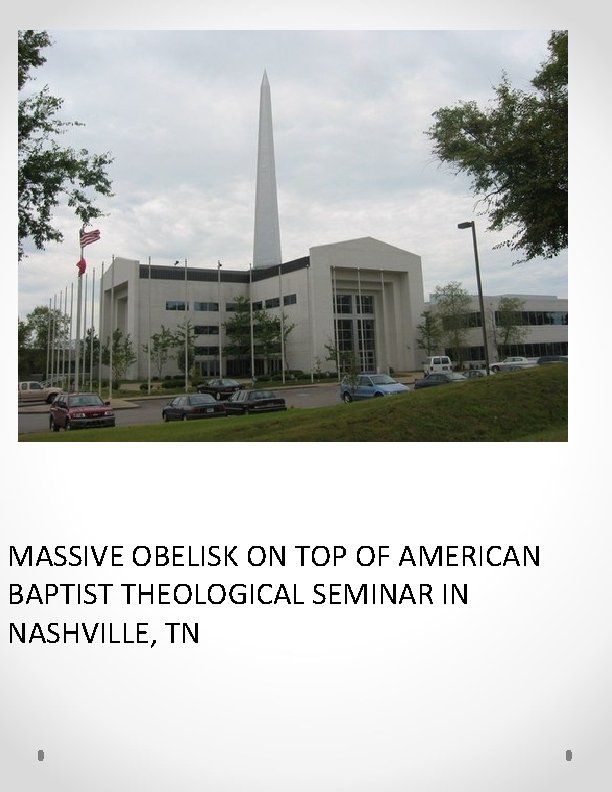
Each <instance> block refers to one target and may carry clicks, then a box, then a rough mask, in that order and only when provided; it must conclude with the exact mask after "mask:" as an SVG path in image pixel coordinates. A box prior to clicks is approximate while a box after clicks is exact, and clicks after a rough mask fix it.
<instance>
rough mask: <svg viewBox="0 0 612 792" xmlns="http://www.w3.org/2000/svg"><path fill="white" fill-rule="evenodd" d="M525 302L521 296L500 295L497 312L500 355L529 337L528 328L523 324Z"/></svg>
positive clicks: (496, 334)
mask: <svg viewBox="0 0 612 792" xmlns="http://www.w3.org/2000/svg"><path fill="white" fill-rule="evenodd" d="M524 305H525V303H524V302H523V301H522V300H521V299H520V298H519V297H507V296H506V297H500V298H499V302H498V304H497V310H496V312H495V323H494V328H495V346H496V347H497V355H498V357H500V358H501V357H502V356H503V355H504V354H508V347H511V346H518V345H520V344H522V343H523V342H524V341H525V338H526V337H527V328H526V327H525V326H524V325H523V318H522V313H523V307H524Z"/></svg>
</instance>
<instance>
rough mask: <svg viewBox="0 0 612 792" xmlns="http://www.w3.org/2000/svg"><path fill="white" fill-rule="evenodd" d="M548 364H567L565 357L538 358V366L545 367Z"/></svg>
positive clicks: (546, 356)
mask: <svg viewBox="0 0 612 792" xmlns="http://www.w3.org/2000/svg"><path fill="white" fill-rule="evenodd" d="M549 363H567V355H542V357H539V358H538V366H547V365H548V364H549Z"/></svg>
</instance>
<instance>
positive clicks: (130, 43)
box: [19, 28, 567, 318]
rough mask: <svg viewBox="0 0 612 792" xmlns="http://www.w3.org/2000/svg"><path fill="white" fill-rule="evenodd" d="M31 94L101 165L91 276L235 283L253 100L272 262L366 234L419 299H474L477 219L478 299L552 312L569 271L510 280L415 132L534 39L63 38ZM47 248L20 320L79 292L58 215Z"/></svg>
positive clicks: (62, 212) (531, 62) (510, 63)
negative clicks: (202, 270)
mask: <svg viewBox="0 0 612 792" xmlns="http://www.w3.org/2000/svg"><path fill="white" fill-rule="evenodd" d="M46 29H47V30H48V32H49V34H50V35H51V37H52V41H53V44H52V46H51V47H49V48H47V50H46V51H45V53H44V54H45V55H46V57H47V62H46V63H45V64H44V66H42V67H41V68H39V69H37V70H35V71H34V72H33V74H34V75H35V76H36V80H35V81H33V82H32V83H31V84H30V90H32V89H34V90H39V89H40V88H42V87H43V86H44V85H48V86H49V89H50V92H51V94H52V95H54V96H57V97H61V98H63V99H64V105H63V108H62V111H61V118H63V119H65V120H70V121H80V122H82V123H83V124H84V125H85V126H83V127H77V128H73V129H71V130H70V131H69V132H68V133H67V134H66V135H64V136H63V139H62V144H63V145H66V146H73V147H75V148H81V147H83V148H86V149H88V150H89V151H90V152H92V153H102V152H111V153H112V155H113V157H114V162H113V164H112V165H111V167H110V176H111V179H112V183H113V192H114V197H113V198H110V199H102V200H99V203H100V205H101V206H102V208H103V209H104V211H105V212H106V213H107V215H106V216H105V217H103V218H101V219H99V220H98V221H96V222H95V223H94V224H93V225H92V227H94V228H99V230H100V233H101V239H100V241H99V242H96V243H95V244H93V245H91V246H89V247H88V248H86V250H85V258H86V259H87V262H88V272H89V273H91V272H92V271H93V268H94V267H95V268H96V271H97V272H98V273H99V272H100V271H101V265H102V262H104V264H105V267H107V266H108V264H109V263H110V261H111V259H112V256H113V255H115V256H124V257H128V258H135V259H139V260H140V261H143V262H146V261H147V260H148V257H149V256H150V257H151V261H152V263H154V264H167V263H171V262H174V261H175V260H176V259H180V260H184V259H185V258H186V259H187V260H188V263H189V264H190V265H193V266H201V267H214V266H216V262H217V260H221V262H222V263H223V265H224V266H225V267H227V268H228V269H229V268H236V269H245V268H248V264H249V261H250V260H251V257H252V245H253V212H254V198H255V173H256V155H257V129H258V113H259V89H260V84H261V80H262V76H263V72H264V69H265V70H266V71H267V74H268V78H269V81H270V87H271V96H272V115H273V122H274V143H275V153H276V176H277V185H278V204H279V215H280V229H281V246H282V253H283V259H284V260H291V259H293V258H298V257H301V256H304V255H307V254H308V250H309V248H310V247H312V246H315V245H321V244H328V243H333V242H337V241H340V240H345V239H351V238H356V237H363V236H372V237H375V238H376V239H380V240H382V241H384V242H387V243H389V244H391V245H396V246H398V247H400V248H403V249H405V250H409V251H411V252H413V253H416V254H418V255H419V256H421V257H422V264H423V277H424V285H425V297H426V298H427V296H428V295H429V293H430V292H432V291H433V290H434V289H435V287H436V286H437V285H442V284H445V283H448V282H449V281H451V280H457V281H461V282H462V283H463V285H464V286H465V288H467V289H468V290H469V291H470V292H475V288H476V286H475V276H474V258H473V249H472V242H471V237H470V234H469V232H466V231H459V230H457V223H458V222H462V221H465V220H471V219H475V220H476V223H477V230H478V242H479V253H480V259H481V274H482V279H483V288H484V291H485V293H487V294H501V293H522V294H552V295H557V296H560V297H565V296H567V255H566V254H563V255H561V256H559V257H557V258H555V259H552V260H535V261H531V262H529V263H524V264H518V265H515V266H513V264H512V263H513V261H514V260H515V259H516V258H517V256H516V255H514V254H512V253H511V252H510V251H508V250H495V249H494V246H495V245H496V244H497V243H499V242H500V241H501V240H502V239H503V238H504V235H500V234H496V235H494V234H491V233H488V232H486V226H487V225H488V221H487V217H486V216H482V217H480V216H479V215H478V212H479V211H480V208H481V207H478V206H476V200H475V198H474V197H473V196H472V194H471V191H470V185H469V181H468V180H467V179H466V178H465V177H463V176H455V175H453V174H452V173H451V172H450V171H449V170H448V169H447V168H443V167H441V166H440V164H439V163H438V162H437V161H436V160H435V159H434V158H433V157H432V155H431V142H430V141H429V139H428V138H427V136H426V135H425V134H424V133H425V131H426V130H427V129H428V128H429V127H430V125H431V124H432V121H433V119H432V113H433V112H434V111H435V110H436V109H437V108H439V107H442V106H445V105H450V104H454V103H456V102H458V101H461V100H475V101H476V102H478V104H479V105H480V106H482V107H485V106H486V105H487V103H488V102H491V101H492V100H493V97H494V91H493V88H494V86H495V85H497V84H498V83H499V81H500V79H501V77H502V73H503V72H504V71H505V72H506V73H507V74H508V77H509V79H510V81H511V83H512V85H513V86H515V87H517V88H522V89H525V90H529V89H530V80H531V79H532V78H533V76H534V75H535V73H536V71H537V70H538V68H539V67H540V65H541V64H542V62H543V61H544V60H545V59H546V57H547V53H548V50H547V40H548V37H549V34H550V30H549V29H541V30H529V31H475V32H469V31H468V32H465V31H428V32H419V31H411V30H404V31H298V30H295V31H255V30H248V31H195V30H194V31H190V30H186V31H117V30H110V31H82V30H81V31H74V30H72V31H69V30H53V29H51V28H46ZM55 220H56V223H57V225H58V226H59V227H60V228H61V230H62V231H63V232H64V235H65V240H64V243H63V244H61V245H57V244H50V245H49V246H48V248H47V250H45V251H44V252H42V253H41V252H36V251H35V250H33V248H32V247H31V246H30V245H26V250H27V253H28V256H27V258H25V259H24V260H23V261H22V263H21V264H20V265H19V315H20V318H25V315H26V314H27V312H29V311H31V310H32V309H33V308H34V307H35V306H36V305H48V303H49V299H50V298H52V297H53V295H54V294H56V293H59V292H60V291H62V290H63V289H64V288H65V286H67V285H68V286H69V284H70V283H71V282H74V281H75V279H76V273H77V269H76V266H75V265H76V261H77V259H78V257H79V249H78V228H79V224H78V221H77V219H76V217H75V216H74V215H73V213H72V212H71V211H70V210H68V209H66V208H65V207H59V208H58V211H57V213H56V217H55Z"/></svg>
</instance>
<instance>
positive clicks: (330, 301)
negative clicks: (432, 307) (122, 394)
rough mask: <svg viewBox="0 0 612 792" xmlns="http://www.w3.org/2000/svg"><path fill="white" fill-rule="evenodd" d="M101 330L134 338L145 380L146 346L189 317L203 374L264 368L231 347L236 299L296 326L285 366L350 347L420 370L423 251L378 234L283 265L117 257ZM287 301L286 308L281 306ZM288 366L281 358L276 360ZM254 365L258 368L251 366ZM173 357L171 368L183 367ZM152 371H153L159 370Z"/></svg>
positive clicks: (373, 359)
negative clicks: (246, 266)
mask: <svg viewBox="0 0 612 792" xmlns="http://www.w3.org/2000/svg"><path fill="white" fill-rule="evenodd" d="M100 293H101V306H100V314H101V320H100V327H101V332H100V338H101V340H102V343H103V344H107V343H108V339H109V337H110V335H111V328H112V329H115V328H118V329H119V330H120V331H121V332H122V334H123V335H124V336H125V335H128V334H129V336H130V340H131V341H132V344H133V348H134V351H135V352H136V353H137V355H138V359H137V361H136V362H135V363H134V364H133V366H131V368H130V369H129V370H128V371H127V374H126V376H127V378H129V379H147V377H148V376H149V374H150V363H149V357H148V353H147V351H145V350H144V348H143V347H144V346H146V345H147V344H148V343H149V339H150V337H151V336H152V335H153V334H154V333H158V332H159V331H160V329H161V327H162V326H164V327H165V328H167V329H169V330H170V331H173V332H174V331H176V330H177V329H178V328H180V327H181V326H183V327H184V325H185V322H186V321H187V322H189V323H190V325H191V326H193V327H194V328H195V332H196V341H195V343H196V362H195V371H196V374H200V375H203V376H207V375H215V374H218V372H219V367H220V366H221V373H222V374H223V375H229V376H251V374H254V375H259V374H261V373H262V372H263V370H264V365H265V364H264V360H263V358H262V356H261V354H258V353H257V349H255V355H254V358H253V359H251V356H250V355H249V356H246V357H244V356H243V357H242V358H241V359H237V358H236V357H231V356H228V355H226V354H225V351H224V350H225V347H226V346H227V345H228V343H229V341H230V339H229V338H228V335H227V332H226V330H225V327H224V325H225V323H226V322H227V321H228V320H229V319H231V318H232V316H233V315H235V313H234V312H235V303H236V300H237V299H238V298H244V299H246V300H249V301H250V302H251V304H252V306H253V310H254V311H255V310H258V309H264V310H266V311H267V312H268V314H269V315H270V316H278V317H280V316H281V314H284V316H285V317H286V321H287V323H288V324H291V325H294V327H293V329H292V330H291V332H290V333H289V334H288V335H287V341H286V345H285V349H284V353H285V354H284V360H285V367H286V368H287V369H290V370H301V371H304V372H306V373H310V372H312V371H315V370H318V369H320V370H321V371H329V372H335V371H336V370H337V365H336V364H337V360H334V359H333V357H332V359H327V358H329V357H330V349H332V350H338V351H342V352H352V354H353V356H354V358H355V360H356V362H357V364H358V365H359V366H360V367H361V368H363V369H366V370H378V371H389V370H394V371H411V370H414V369H416V368H418V364H419V360H420V354H421V353H420V351H419V350H417V347H416V333H417V325H418V324H419V323H420V321H421V313H422V312H423V310H424V303H423V280H422V274H421V260H420V257H419V256H416V255H414V254H413V253H409V252H407V251H405V250H400V249H399V248H396V247H392V246H391V245H387V244H385V243H384V242H379V241H378V240H376V239H372V238H371V237H365V238H362V239H353V240H347V241H344V242H337V243H335V244H331V245H320V246H317V247H313V248H311V249H310V255H309V256H305V257H304V258H300V259H296V260H295V261H288V262H284V263H283V264H282V265H280V266H272V267H259V268H257V269H252V270H227V269H225V268H223V267H215V268H214V269H210V268H208V269H205V268H200V267H191V266H189V264H188V263H187V265H185V264H181V263H178V264H177V265H175V266H172V265H171V266H160V265H149V264H143V263H141V262H139V261H134V260H129V259H123V258H115V259H114V261H113V263H112V265H111V266H110V268H109V269H108V270H107V271H106V272H105V273H104V276H103V280H102V284H101V292H100ZM281 305H282V312H281V307H280V306H281ZM269 363H271V365H272V368H273V369H275V370H281V369H282V360H281V358H280V356H279V357H278V358H277V359H275V360H273V361H270V362H269ZM252 369H253V371H252ZM178 372H179V367H178V364H177V361H176V359H174V360H172V361H169V363H168V365H167V367H166V369H165V370H164V372H163V373H164V374H176V373H178ZM154 374H155V372H153V375H154Z"/></svg>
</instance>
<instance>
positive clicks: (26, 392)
mask: <svg viewBox="0 0 612 792" xmlns="http://www.w3.org/2000/svg"><path fill="white" fill-rule="evenodd" d="M58 393H62V388H61V386H60V385H50V386H47V385H46V384H45V383H43V382H20V383H19V384H18V386H17V401H18V402H28V403H30V402H46V403H47V404H51V402H52V401H53V399H55V397H56V396H57V395H58Z"/></svg>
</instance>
